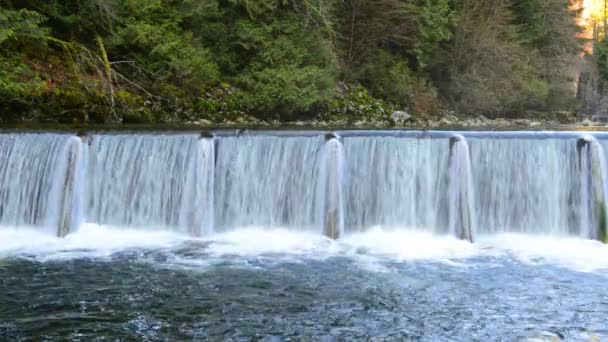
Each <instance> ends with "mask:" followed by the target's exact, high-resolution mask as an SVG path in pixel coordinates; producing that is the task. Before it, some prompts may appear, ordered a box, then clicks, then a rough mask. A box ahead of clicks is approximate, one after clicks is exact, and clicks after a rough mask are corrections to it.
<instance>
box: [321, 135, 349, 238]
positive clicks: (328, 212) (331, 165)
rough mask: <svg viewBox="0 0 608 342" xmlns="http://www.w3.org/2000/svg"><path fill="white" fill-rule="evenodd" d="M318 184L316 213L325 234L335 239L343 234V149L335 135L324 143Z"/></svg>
mask: <svg viewBox="0 0 608 342" xmlns="http://www.w3.org/2000/svg"><path fill="white" fill-rule="evenodd" d="M319 184H321V185H322V186H321V187H320V188H319V190H318V191H317V195H318V196H320V197H321V198H319V199H318V200H317V202H318V203H321V204H322V205H321V208H320V210H321V212H320V213H319V214H317V215H318V217H320V218H321V219H322V220H323V222H322V223H321V224H322V225H323V226H324V227H325V235H327V236H329V237H330V238H333V239H337V238H338V237H340V236H342V235H343V234H344V203H343V201H344V193H343V190H344V149H343V147H342V143H341V142H340V140H339V139H338V138H337V137H335V136H331V137H329V139H328V140H327V142H326V143H325V148H324V151H323V158H322V162H321V182H319Z"/></svg>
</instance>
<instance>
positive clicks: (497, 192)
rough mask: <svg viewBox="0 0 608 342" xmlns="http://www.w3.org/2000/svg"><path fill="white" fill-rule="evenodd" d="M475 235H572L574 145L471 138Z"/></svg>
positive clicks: (567, 140) (496, 136) (499, 137)
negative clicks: (475, 219) (476, 228)
mask: <svg viewBox="0 0 608 342" xmlns="http://www.w3.org/2000/svg"><path fill="white" fill-rule="evenodd" d="M468 141H469V145H470V154H471V165H472V171H473V180H474V182H473V183H474V188H475V194H474V196H475V203H476V205H475V207H476V210H477V211H476V212H477V227H478V231H479V233H501V232H520V233H537V234H552V235H567V234H572V233H574V232H573V231H572V228H573V227H576V226H577V225H578V224H579V221H578V219H577V218H578V206H577V205H575V203H576V199H577V193H578V188H577V183H578V181H577V179H578V176H577V165H576V164H577V163H576V159H577V157H576V156H577V153H576V142H575V140H574V139H572V138H568V137H555V138H551V137H549V138H543V139H534V138H528V137H525V136H522V137H519V138H508V137H507V136H504V135H501V134H500V133H497V134H494V135H491V136H488V137H469V139H468Z"/></svg>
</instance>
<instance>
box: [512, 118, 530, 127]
mask: <svg viewBox="0 0 608 342" xmlns="http://www.w3.org/2000/svg"><path fill="white" fill-rule="evenodd" d="M513 123H514V124H516V125H518V126H530V124H531V123H532V121H531V120H528V119H515V120H513Z"/></svg>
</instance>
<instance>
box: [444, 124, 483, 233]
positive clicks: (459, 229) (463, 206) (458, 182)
mask: <svg viewBox="0 0 608 342" xmlns="http://www.w3.org/2000/svg"><path fill="white" fill-rule="evenodd" d="M448 177H449V180H448V184H449V186H448V198H449V221H448V222H449V231H450V234H451V235H454V236H458V237H459V238H461V239H463V240H469V241H473V236H474V234H475V230H476V226H475V219H476V218H475V209H474V205H475V204H474V202H473V201H474V199H473V176H472V174H471V160H470V157H469V145H468V143H467V141H466V139H465V138H464V137H463V136H462V135H456V136H453V137H451V138H450V170H449V174H448Z"/></svg>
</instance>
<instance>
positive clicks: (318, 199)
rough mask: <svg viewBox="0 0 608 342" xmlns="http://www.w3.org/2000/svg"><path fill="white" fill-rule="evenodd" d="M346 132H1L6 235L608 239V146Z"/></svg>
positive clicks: (548, 138)
mask: <svg viewBox="0 0 608 342" xmlns="http://www.w3.org/2000/svg"><path fill="white" fill-rule="evenodd" d="M343 133H344V134H342V133H339V135H340V136H339V135H333V134H330V135H327V136H324V134H323V133H322V132H318V133H317V132H312V133H307V134H306V135H299V136H298V135H291V134H282V133H276V132H275V133H272V132H270V133H267V134H257V133H253V134H246V135H243V136H226V135H224V136H218V137H216V138H200V137H199V136H197V135H195V134H185V135H179V134H176V135H163V134H159V135H150V134H147V135H136V134H116V135H112V134H100V135H92V136H88V137H83V138H82V140H81V138H78V137H75V136H71V135H58V134H3V135H0V147H1V149H0V161H2V164H0V177H1V178H0V181H1V182H2V183H1V184H2V186H1V187H0V225H1V226H3V227H5V228H6V227H22V226H29V227H31V226H36V229H38V230H44V231H48V232H49V233H52V234H58V235H60V236H64V235H66V234H68V233H70V232H74V231H76V230H77V229H78V226H79V224H81V223H90V224H94V225H103V226H112V227H120V228H128V229H136V230H137V229H139V230H164V231H176V232H181V233H187V234H190V235H193V236H202V235H207V234H210V233H212V232H214V231H218V232H224V231H227V230H232V229H236V228H239V227H247V226H255V227H276V228H288V229H290V230H302V231H312V232H318V233H321V232H325V234H326V235H328V236H330V237H333V238H336V237H339V236H342V235H343V234H348V233H352V232H360V231H366V230H369V229H370V228H372V227H376V226H380V227H382V228H386V229H387V230H394V229H396V230H409V229H414V230H418V231H425V232H431V233H437V234H447V235H453V236H457V237H460V238H462V239H468V240H472V239H473V238H474V237H475V235H476V233H477V234H484V233H485V234H491V233H503V232H520V233H536V234H551V235H577V236H581V237H584V238H592V239H600V240H602V236H603V235H605V234H606V228H605V226H606V221H607V220H606V217H605V216H606V201H605V196H606V195H605V194H607V193H608V190H607V187H608V182H607V181H608V176H607V175H606V173H607V172H608V168H607V167H606V161H605V160H606V157H605V156H604V153H605V152H604V150H605V149H603V146H602V144H606V143H608V141H605V140H602V139H601V138H599V139H600V140H599V141H598V140H595V138H594V137H593V136H591V135H589V136H585V137H583V138H582V139H581V140H578V138H579V137H580V136H576V135H574V134H552V133H551V134H544V135H542V136H541V135H534V134H525V133H516V134H515V133H513V134H510V133H483V134H479V132H469V133H463V134H462V135H453V134H450V133H441V132H434V133H433V132H431V133H424V134H421V133H416V134H393V133H390V132H389V133H372V132H364V133H361V134H360V133H356V132H355V133H348V132H343ZM376 134H377V135H376ZM465 137H466V139H465ZM326 139H327V140H326ZM577 141H578V142H579V143H578V144H577ZM581 141H582V142H583V143H582V144H581V143H580V142H581ZM577 148H578V150H577ZM602 208H603V210H600V209H602ZM602 227H603V228H602ZM598 228H599V229H598Z"/></svg>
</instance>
